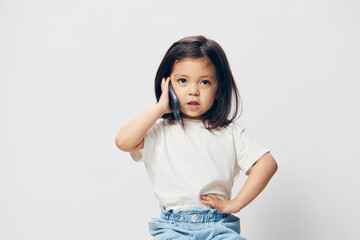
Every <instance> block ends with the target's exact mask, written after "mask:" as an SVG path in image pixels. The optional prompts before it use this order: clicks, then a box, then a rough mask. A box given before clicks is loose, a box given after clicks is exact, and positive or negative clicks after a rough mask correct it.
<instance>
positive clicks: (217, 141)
mask: <svg viewBox="0 0 360 240" xmlns="http://www.w3.org/2000/svg"><path fill="white" fill-rule="evenodd" d="M184 124H185V128H184V129H183V127H182V125H181V122H175V123H173V124H170V123H167V122H166V121H164V120H163V119H159V120H158V121H157V122H156V123H155V124H154V126H153V127H152V128H151V129H150V130H149V131H148V132H147V134H146V135H145V138H144V148H143V149H141V150H139V151H136V152H131V153H130V154H131V157H132V158H133V159H134V160H135V161H141V162H144V163H145V166H146V169H147V172H148V174H149V177H150V180H151V182H152V185H153V190H154V194H155V197H156V198H157V200H158V202H159V204H160V205H162V206H164V207H165V208H166V209H167V210H168V209H174V210H175V211H177V210H181V209H189V208H191V209H208V208H210V206H208V205H203V204H202V203H201V199H200V195H204V194H209V193H212V194H216V195H217V196H218V197H219V198H221V199H223V200H229V199H230V198H231V189H232V187H233V183H234V179H235V177H236V176H237V175H238V174H239V172H240V170H241V171H243V172H245V173H247V172H248V171H249V170H250V168H251V167H252V165H253V164H254V163H255V162H256V161H257V160H258V159H259V158H260V157H261V156H263V155H264V154H265V153H267V152H269V150H268V149H267V148H265V147H264V146H262V145H260V144H259V143H257V142H256V141H254V140H253V139H251V138H250V137H249V136H248V135H247V134H246V133H245V129H243V128H241V127H240V126H239V125H238V124H236V123H231V124H230V125H229V126H228V127H227V128H225V129H223V130H221V131H217V130H213V133H211V132H209V131H208V130H207V129H206V128H205V127H204V125H203V123H202V121H201V120H189V119H184Z"/></svg>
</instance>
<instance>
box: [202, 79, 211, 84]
mask: <svg viewBox="0 0 360 240" xmlns="http://www.w3.org/2000/svg"><path fill="white" fill-rule="evenodd" d="M201 83H202V84H204V85H210V81H209V80H203V81H201Z"/></svg>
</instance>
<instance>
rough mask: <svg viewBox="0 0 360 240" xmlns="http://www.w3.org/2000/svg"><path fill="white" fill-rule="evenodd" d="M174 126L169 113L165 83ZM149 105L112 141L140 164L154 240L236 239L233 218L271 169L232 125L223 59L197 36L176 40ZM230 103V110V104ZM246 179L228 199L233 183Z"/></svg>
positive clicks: (263, 152)
mask: <svg viewBox="0 0 360 240" xmlns="http://www.w3.org/2000/svg"><path fill="white" fill-rule="evenodd" d="M170 81H171V84H172V86H173V88H174V91H175V93H176V96H177V98H178V100H179V105H180V111H181V121H176V120H175V118H174V115H173V114H172V111H171V109H170V107H169V83H170ZM155 93H156V99H157V103H156V105H154V106H152V107H151V108H149V109H148V110H146V111H145V112H143V113H142V114H140V115H139V116H137V117H136V118H134V119H133V120H131V121H130V122H128V123H127V124H126V125H125V126H123V127H122V128H121V130H120V131H119V133H118V135H117V136H116V139H115V142H116V145H117V147H118V148H119V149H121V150H122V151H126V152H130V154H131V157H132V158H133V159H134V160H135V161H141V162H144V163H145V166H146V169H147V172H148V174H149V177H150V180H151V182H152V184H153V189H154V194H155V197H156V198H157V200H158V202H159V204H160V208H161V216H160V218H153V219H151V220H150V222H149V229H150V234H151V235H152V236H153V237H155V239H201V240H202V239H227V240H229V239H244V238H243V237H241V236H240V221H239V218H238V217H236V216H235V215H232V214H233V213H237V212H239V211H240V210H241V209H243V208H244V207H245V206H247V205H248V204H249V203H250V202H251V201H252V200H254V198H255V197H256V196H258V194H259V193H260V192H261V191H262V190H263V189H264V188H265V186H266V185H267V183H268V182H269V181H270V179H271V177H272V176H273V175H274V173H275V172H276V170H277V163H276V161H275V160H274V158H273V157H272V156H271V154H270V152H269V150H268V149H267V148H265V147H264V146H262V145H260V144H259V143H257V142H256V141H254V140H253V139H251V138H250V137H249V136H248V135H247V134H246V132H245V130H244V129H243V128H241V127H240V126H239V125H238V124H236V123H235V122H234V120H235V118H236V116H237V113H238V102H239V98H240V97H239V94H238V90H237V87H236V84H235V81H234V79H233V76H232V73H231V70H230V67H229V64H228V61H227V58H226V55H225V53H224V51H223V50H222V48H221V47H220V46H219V45H218V44H217V43H216V42H215V41H213V40H209V39H206V38H205V37H203V36H193V37H187V38H183V39H181V40H179V41H177V42H175V43H174V44H173V45H172V46H171V47H170V49H169V50H168V51H167V53H166V54H165V56H164V58H163V60H162V62H161V64H160V66H159V69H158V71H157V74H156V77H155ZM232 104H234V106H232ZM240 171H243V172H244V173H246V175H248V178H247V180H246V182H245V184H244V186H243V187H242V189H241V190H240V192H239V193H238V194H237V195H236V197H235V198H234V199H231V189H232V186H233V183H234V179H235V178H236V177H237V176H238V174H239V172H240Z"/></svg>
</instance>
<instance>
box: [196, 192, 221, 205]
mask: <svg viewBox="0 0 360 240" xmlns="http://www.w3.org/2000/svg"><path fill="white" fill-rule="evenodd" d="M200 198H201V202H202V203H203V204H205V205H210V206H212V207H214V208H218V207H219V201H220V200H221V199H220V198H218V197H217V196H216V195H213V194H208V195H201V196H200Z"/></svg>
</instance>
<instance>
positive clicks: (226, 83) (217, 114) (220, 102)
mask: <svg viewBox="0 0 360 240" xmlns="http://www.w3.org/2000/svg"><path fill="white" fill-rule="evenodd" d="M203 57H205V58H207V59H209V60H210V62H211V63H212V65H213V66H214V67H215V71H216V77H217V80H218V90H217V99H215V101H214V103H213V105H212V106H211V108H210V109H209V110H208V111H207V112H206V113H204V114H203V115H202V116H201V119H202V121H203V123H204V125H205V127H206V129H208V130H209V131H211V130H213V129H217V130H219V129H222V128H225V127H227V126H228V125H229V124H230V123H231V122H233V121H234V120H235V119H236V118H237V114H238V105H239V103H241V101H240V95H239V91H238V89H237V87H236V84H235V81H234V77H233V75H232V73H231V70H230V66H229V62H228V60H227V57H226V55H225V52H224V50H223V49H222V48H221V47H220V45H219V44H218V43H217V42H215V41H213V40H210V39H207V38H205V37H203V36H191V37H186V38H183V39H180V40H179V41H177V42H175V43H174V44H172V45H171V47H170V48H169V50H168V51H167V52H166V54H165V56H164V58H163V60H162V61H161V63H160V66H159V68H158V70H157V72H156V76H155V95H156V100H157V101H159V99H160V96H161V93H162V91H161V82H162V78H164V77H168V76H170V75H171V73H172V70H173V66H174V64H175V62H176V61H178V60H182V59H185V58H203ZM233 98H235V99H233ZM233 100H235V101H233ZM233 102H234V104H235V105H234V109H233V110H234V111H233V114H232V116H231V117H230V118H229V115H230V112H231V110H232V109H231V106H232V103H233ZM240 114H241V113H240ZM162 118H164V119H166V120H167V121H168V122H174V120H175V118H174V115H173V114H172V113H168V114H164V115H163V116H162Z"/></svg>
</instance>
